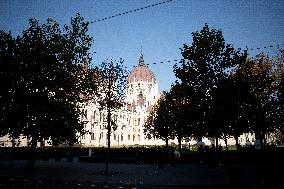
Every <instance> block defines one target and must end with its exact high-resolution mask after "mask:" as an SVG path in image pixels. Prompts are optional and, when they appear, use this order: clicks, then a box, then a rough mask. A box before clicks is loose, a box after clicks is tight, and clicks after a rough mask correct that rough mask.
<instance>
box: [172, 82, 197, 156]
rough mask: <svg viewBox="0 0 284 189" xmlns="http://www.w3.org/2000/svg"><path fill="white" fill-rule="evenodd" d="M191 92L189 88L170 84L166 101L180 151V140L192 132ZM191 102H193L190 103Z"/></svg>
mask: <svg viewBox="0 0 284 189" xmlns="http://www.w3.org/2000/svg"><path fill="white" fill-rule="evenodd" d="M191 92H192V90H191V89H190V88H187V87H186V86H183V85H181V84H179V83H175V84H174V85H172V86H171V90H170V92H169V98H168V103H169V104H170V109H171V112H172V118H171V119H172V130H173V134H174V136H175V137H176V138H177V139H178V144H179V152H180V153H181V142H182V140H183V139H184V138H186V137H190V136H191V135H192V133H193V123H194V116H195V115H196V112H195V110H194V106H190V105H189V104H190V103H191V100H192V99H191V98H189V95H188V94H190V93H191ZM192 104H193V103H192Z"/></svg>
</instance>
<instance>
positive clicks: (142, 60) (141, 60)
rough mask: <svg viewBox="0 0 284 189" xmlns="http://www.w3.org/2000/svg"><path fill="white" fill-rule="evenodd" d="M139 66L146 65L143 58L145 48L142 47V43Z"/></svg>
mask: <svg viewBox="0 0 284 189" xmlns="http://www.w3.org/2000/svg"><path fill="white" fill-rule="evenodd" d="M138 66H145V63H144V58H143V48H142V45H141V50H140V58H139V63H138Z"/></svg>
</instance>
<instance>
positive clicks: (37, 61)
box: [0, 14, 96, 166]
mask: <svg viewBox="0 0 284 189" xmlns="http://www.w3.org/2000/svg"><path fill="white" fill-rule="evenodd" d="M87 31H88V22H85V21H84V19H83V18H82V17H81V16H80V15H79V14H77V15H76V16H75V17H73V18H72V19H71V25H70V26H67V25H64V27H63V29H61V28H60V27H59V24H58V23H57V22H56V21H54V20H52V19H48V20H47V23H46V24H42V25H40V24H39V22H38V21H37V20H36V19H30V20H29V28H28V29H27V30H25V31H23V32H22V35H19V36H17V37H15V38H14V37H13V36H12V35H11V33H6V32H3V31H1V32H0V55H1V56H0V57H1V59H0V67H1V71H0V82H1V86H0V101H1V103H0V104H1V105H0V106H1V108H0V114H1V120H0V124H1V126H0V134H1V135H6V134H8V135H9V136H10V137H11V138H13V139H15V138H19V136H20V135H21V134H22V135H24V136H26V137H28V138H29V139H30V146H31V147H33V148H35V147H36V145H37V142H38V141H41V140H43V139H51V140H52V141H53V143H68V144H71V145H72V144H73V143H75V142H77V133H81V132H82V129H83V125H82V123H80V121H79V111H78V109H79V104H80V102H82V100H83V99H82V98H81V97H82V94H87V93H89V92H90V91H96V89H95V88H92V89H90V88H89V86H88V85H85V83H87V82H86V81H85V78H87V77H85V76H86V75H87V74H86V72H84V71H83V69H82V66H81V64H82V62H83V61H84V60H85V61H86V60H87V61H90V57H89V52H88V51H89V49H90V46H91V44H92V38H91V37H90V36H89V35H88V34H87ZM7 80H9V81H8V82H7ZM93 87H94V86H93ZM33 162H34V158H33V159H32V160H31V161H30V163H29V165H30V166H33Z"/></svg>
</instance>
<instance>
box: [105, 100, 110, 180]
mask: <svg viewBox="0 0 284 189" xmlns="http://www.w3.org/2000/svg"><path fill="white" fill-rule="evenodd" d="M110 123H111V113H110V107H109V105H108V107H107V152H106V167H105V174H108V165H109V152H110V135H111V125H110Z"/></svg>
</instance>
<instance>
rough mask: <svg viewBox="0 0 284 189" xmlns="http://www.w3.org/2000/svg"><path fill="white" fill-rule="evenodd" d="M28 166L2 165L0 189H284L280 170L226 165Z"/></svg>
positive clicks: (23, 162)
mask: <svg viewBox="0 0 284 189" xmlns="http://www.w3.org/2000/svg"><path fill="white" fill-rule="evenodd" d="M26 163H27V161H26V160H10V161H9V160H0V188H4V189H8V188H21V189H30V188H34V189H52V188H55V189H57V188H59V189H65V188H66V189H67V188H68V189H69V188H78V189H83V188H98V189H99V188H104V189H106V188H109V189H114V188H116V189H126V188H130V189H135V188H136V189H142V188H143V189H150V188H156V189H158V188H159V189H162V188H165V189H169V188H173V189H176V188H179V189H184V188H200V189H202V188H284V178H283V170H284V169H283V168H284V166H283V164H280V163H279V162H277V163H276V162H267V163H261V164H260V163H258V162H256V163H251V162H250V163H238V164H227V165H226V164H224V165H210V166H208V165H207V166H206V165H200V164H196V163H195V164H163V165H162V166H161V167H158V166H157V165H156V164H143V163H142V164H136V163H111V164H110V167H109V168H110V170H109V174H108V175H105V174H104V168H105V165H104V163H86V162H80V161H78V159H77V158H75V159H74V160H73V161H67V160H65V159H62V160H60V161H58V160H54V159H50V160H48V161H43V160H38V161H37V162H36V165H35V168H34V170H26Z"/></svg>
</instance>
